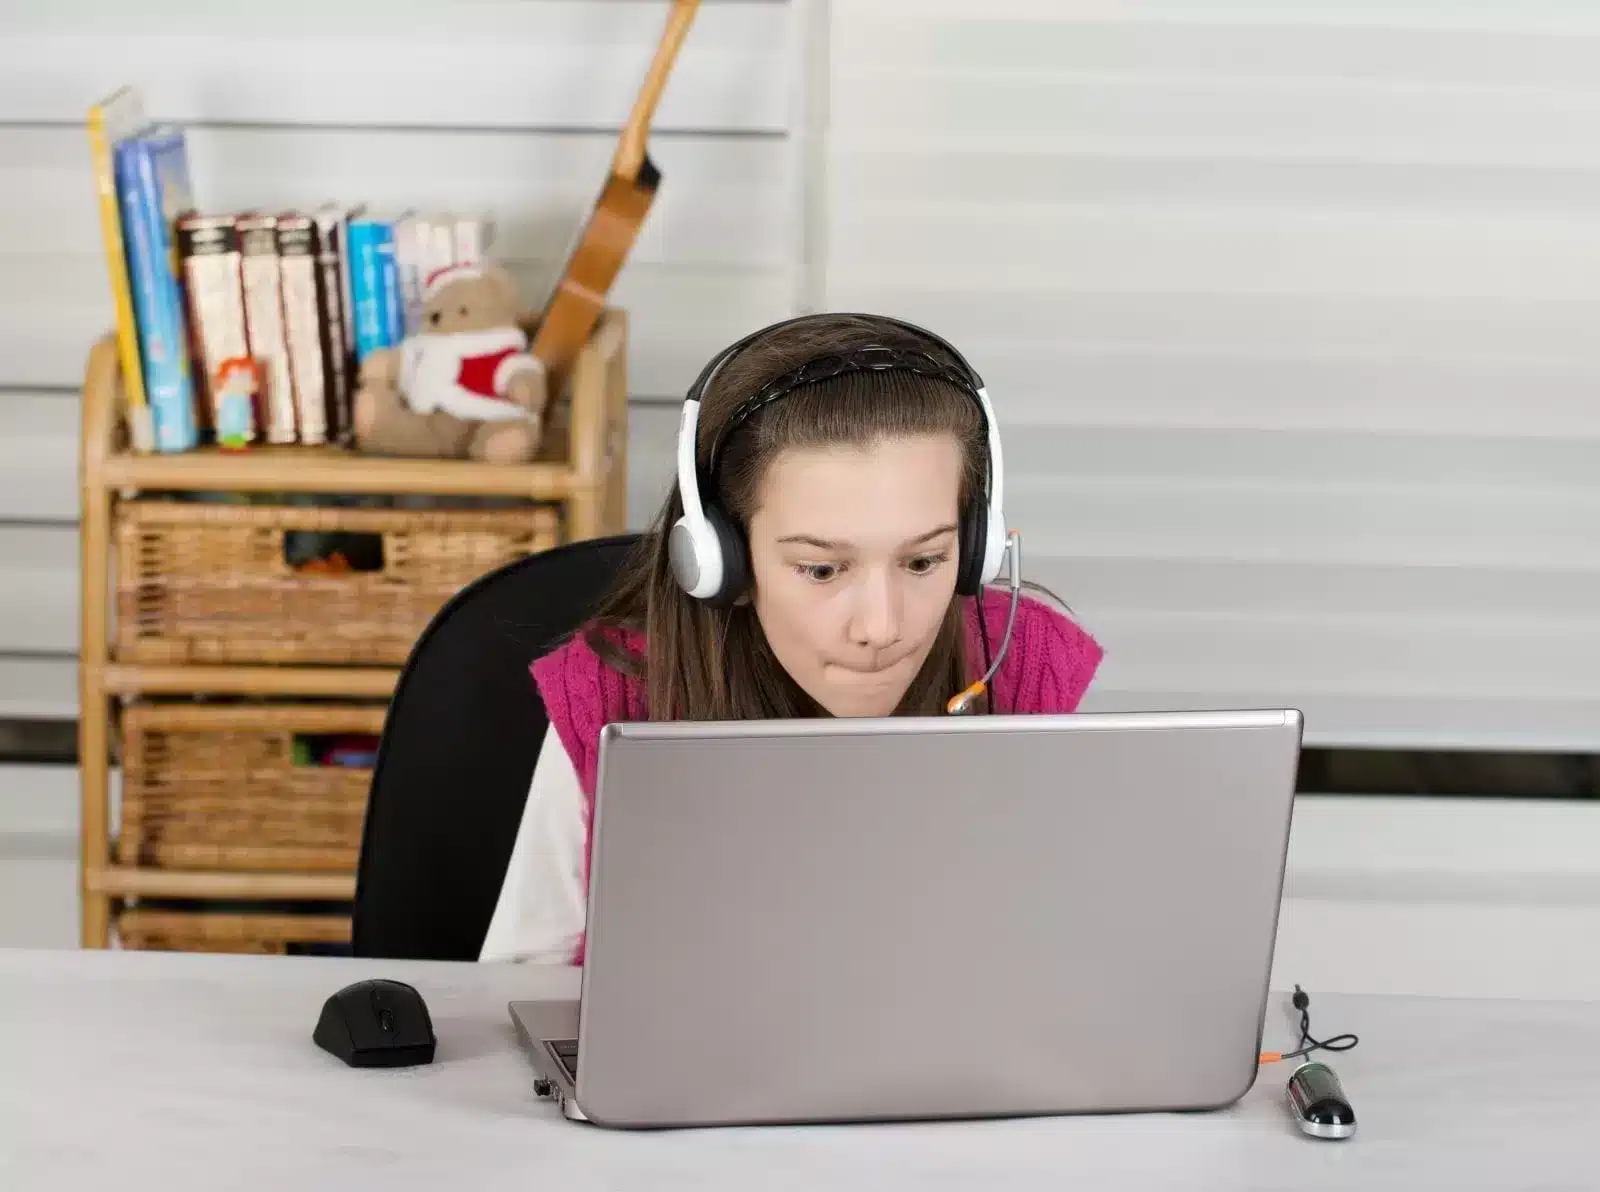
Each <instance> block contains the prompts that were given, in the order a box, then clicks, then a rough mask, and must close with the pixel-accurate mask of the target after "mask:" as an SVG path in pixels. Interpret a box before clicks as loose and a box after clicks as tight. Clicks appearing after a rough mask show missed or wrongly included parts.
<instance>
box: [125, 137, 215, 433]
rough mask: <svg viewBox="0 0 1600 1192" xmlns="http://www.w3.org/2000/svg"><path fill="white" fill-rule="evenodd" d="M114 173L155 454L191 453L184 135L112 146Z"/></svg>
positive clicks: (189, 197)
mask: <svg viewBox="0 0 1600 1192" xmlns="http://www.w3.org/2000/svg"><path fill="white" fill-rule="evenodd" d="M112 165H113V170H114V172H115V178H116V188H117V201H118V204H119V205H120V206H121V208H122V220H123V226H124V229H125V234H126V250H125V251H126V254H127V258H128V282H129V288H130V290H131V291H132V297H133V308H134V318H135V320H136V321H137V323H138V332H139V353H140V358H141V364H142V371H143V373H144V387H145V399H146V402H147V404H148V406H149V410H150V422H151V427H152V430H153V433H154V447H155V449H156V450H157V451H189V450H191V449H193V448H194V447H195V446H196V445H197V444H198V443H199V437H200V431H199V424H198V420H197V418H196V411H195V398H194V383H193V378H192V376H191V374H190V369H189V326H188V318H187V316H186V314H185V311H184V302H183V289H182V286H181V285H180V283H179V279H178V274H177V252H176V249H175V247H174V245H175V239H174V231H173V228H174V224H175V222H176V220H177V218H178V216H179V214H181V213H182V212H184V211H186V210H188V209H189V208H190V207H192V206H193V201H194V200H193V188H192V186H191V184H190V181H189V162H188V156H187V150H186V147H185V145H184V139H183V131H182V130H181V129H177V128H173V127H171V126H164V125H158V126H153V127H151V128H148V129H146V130H144V131H143V132H141V133H139V134H138V135H137V136H132V137H129V138H127V139H126V140H124V141H122V142H120V143H119V144H118V145H117V147H116V150H115V152H114V154H113V162H112Z"/></svg>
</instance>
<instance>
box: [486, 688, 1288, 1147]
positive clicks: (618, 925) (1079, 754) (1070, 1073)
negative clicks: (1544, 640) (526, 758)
mask: <svg viewBox="0 0 1600 1192" xmlns="http://www.w3.org/2000/svg"><path fill="white" fill-rule="evenodd" d="M1301 727H1302V724H1301V717H1300V714H1299V713H1297V712H1294V711H1276V710H1274V711H1261V712H1217V713H1194V712H1184V713H1165V712H1162V713H1128V714H1078V715H1071V716H992V717H991V716H980V717H948V718H926V719H920V718H919V719H912V718H892V719H872V720H860V719H843V720H806V721H742V722H738V723H704V722H701V723H660V724H657V723H645V724H619V725H612V726H610V727H608V728H607V729H606V730H605V733H604V737H603V740H602V743H601V752H600V769H599V788H598V798H597V808H596V818H595V825H594V852H593V860H592V867H591V880H590V888H589V909H588V925H589V930H588V944H587V957H586V963H585V967H584V970H583V978H582V985H581V996H580V998H579V1002H578V1007H577V1012H576V1015H574V1014H573V1013H572V1007H571V1006H570V1004H569V1005H568V1006H566V1007H564V1008H563V1007H559V1006H551V1005H548V1004H541V1003H532V1002H530V1003H524V1002H516V1003H513V1004H512V1006H511V1013H512V1017H513V1019H514V1020H515V1021H516V1024H517V1029H518V1031H519V1034H520V1035H521V1038H522V1041H523V1043H524V1045H525V1046H526V1048H527V1049H528V1052H529V1054H530V1056H531V1057H532V1060H533V1064H534V1066H535V1068H536V1070H537V1075H538V1078H539V1084H538V1088H539V1091H540V1093H541V1094H542V1095H548V1096H553V1097H555V1098H557V1099H558V1100H559V1101H560V1103H561V1105H562V1108H563V1110H564V1112H565V1113H566V1114H567V1116H568V1117H571V1118H574V1119H578V1120H585V1121H590V1122H593V1123H596V1124H598V1125H604V1126H610V1127H619V1128H639V1127H679V1126H721V1125H741V1124H756V1123H773V1124H778V1123H784V1124H793V1123H807V1122H868V1121H892V1120H930V1119H941V1118H976V1117H997V1116H1024V1115H1043V1114H1071V1113H1087V1112H1095V1113H1110V1112H1120V1111H1158V1110H1195V1109H1208V1108H1217V1107H1222V1106H1225V1105H1228V1104H1231V1103H1232V1102H1234V1101H1235V1100H1237V1099H1238V1098H1239V1097H1241V1096H1242V1095H1243V1094H1244V1093H1245V1092H1246V1091H1247V1090H1248V1089H1249V1088H1250V1086H1251V1084H1252V1083H1253V1082H1254V1080H1255V1077H1256V1072H1257V1065H1258V1054H1259V1052H1260V1047H1261V1036H1262V1025H1263V1018H1264V1015H1265V1010H1266V998H1267V993H1268V980H1269V976H1270V973H1271V968H1272V954H1273V945H1274V939H1275V936H1276V931H1277V923H1278V907H1279V899H1280V895H1281V891H1282V886H1283V874H1284V862H1285V856H1286V853H1287V848H1288V837H1289V824H1290V816H1291V812H1292V806H1293V796H1294V789H1295V773H1296V767H1297V763H1298V759H1299V753H1300V740H1301ZM574 1028H575V1029H574Z"/></svg>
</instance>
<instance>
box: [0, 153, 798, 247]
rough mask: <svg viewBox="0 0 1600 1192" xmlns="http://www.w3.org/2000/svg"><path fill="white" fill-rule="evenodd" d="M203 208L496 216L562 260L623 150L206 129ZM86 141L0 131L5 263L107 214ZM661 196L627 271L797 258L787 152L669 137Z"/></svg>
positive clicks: (509, 231)
mask: <svg viewBox="0 0 1600 1192" xmlns="http://www.w3.org/2000/svg"><path fill="white" fill-rule="evenodd" d="M187 139H188V144H189V163H190V168H191V171H192V174H193V183H194V194H195V202H196V203H197V205H199V206H200V207H201V208H203V209H205V210H209V211H218V212H226V211H243V210H247V209H252V208H254V209H258V210H263V211H269V212H270V211H282V210H287V209H291V208H298V209H300V210H310V209H312V208H314V207H316V206H317V205H319V204H321V203H323V202H326V201H328V200H329V199H330V198H337V199H339V200H341V201H345V202H364V203H367V204H368V205H369V207H370V209H372V210H373V211H377V212H386V213H391V214H397V213H399V212H400V211H402V210H404V209H407V208H415V209H417V210H421V211H455V212H462V213H482V214H487V215H488V216H489V217H490V218H492V219H493V220H494V221H495V225H496V227H495V240H494V243H493V245H492V252H493V254H494V255H495V256H497V257H500V258H504V259H508V260H537V259H541V258H545V257H560V256H561V254H562V253H564V252H565V251H566V249H567V248H568V247H569V246H570V244H571V243H572V242H573V239H574V237H575V236H576V235H577V234H578V233H579V232H580V231H581V230H582V228H583V226H584V223H585V221H586V220H587V219H588V217H589V213H590V210H591V209H592V207H593V204H594V201H595V198H596V196H597V195H598V193H599V190H600V187H601V185H602V184H603V182H604V179H605V177H606V174H607V171H608V170H609V168H610V162H611V155H612V153H613V152H614V151H615V149H616V137H615V136H612V135H603V134H579V135H570V136H564V135H551V134H543V133H526V132H508V131H501V130H478V131H472V130H445V129H403V130H392V129H379V130H373V129H357V128H342V129H341V128H332V129H324V128H256V127H248V128H197V129H190V130H189V132H188V134H187ZM87 144H88V142H87V140H86V138H85V135H84V133H83V132H82V131H81V130H80V129H77V128H61V127H45V128H38V127H35V128H6V127H3V126H0V161H3V162H4V163H5V165H4V167H3V168H4V170H5V173H6V177H7V178H8V179H9V180H10V185H9V186H8V187H7V188H6V189H5V190H4V191H0V253H7V252H15V253H30V254H31V253H45V252H51V253H61V254H62V255H72V254H75V253H81V252H83V251H84V249H85V247H86V245H87V246H91V247H93V246H97V245H98V243H99V236H100V225H99V212H98V208H97V206H96V201H95V194H94V187H93V185H92V182H91V179H90V176H89V173H88V164H87V158H86V154H87V151H88V150H87ZM651 157H652V159H653V160H654V161H655V162H656V164H657V165H658V166H659V167H660V169H661V171H662V175H663V181H662V183H661V186H660V191H659V193H658V195H657V198H656V201H655V203H654V205H653V206H652V208H651V210H650V213H649V216H648V218H647V219H646V220H645V223H644V225H643V227H642V228H641V229H640V231H639V238H638V240H637V241H636V242H635V244H634V246H633V248H632V249H631V250H630V252H629V257H628V259H629V260H630V261H631V262H648V263H651V264H685V265H712V266H729V265H740V266H758V265H767V266H774V267H782V266H786V265H787V264H789V263H790V262H791V261H792V260H793V259H794V257H793V252H792V249H793V245H792V244H791V233H792V230H793V227H794V221H795V219H796V214H795V212H796V210H797V202H798V187H797V182H796V179H795V178H794V177H793V175H792V171H793V153H792V150H791V148H790V146H789V145H788V144H787V142H785V141H784V140H782V139H773V140H743V139H736V138H735V139H728V138H718V137H694V138H663V139H661V140H660V141H659V143H657V144H656V145H654V146H653V147H652V150H651Z"/></svg>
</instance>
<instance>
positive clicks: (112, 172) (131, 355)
mask: <svg viewBox="0 0 1600 1192" xmlns="http://www.w3.org/2000/svg"><path fill="white" fill-rule="evenodd" d="M87 123H88V129H89V154H90V159H91V162H92V166H93V171H94V174H93V176H94V190H95V201H96V206H97V208H98V210H99V214H100V236H101V244H102V248H103V249H104V251H105V257H106V275H107V278H108V280H109V281H110V283H111V306H112V310H113V312H114V315H115V319H116V336H117V358H118V360H119V361H120V362H121V365H122V387H123V393H124V394H125V398H124V400H125V403H126V413H127V421H128V433H129V438H130V439H131V441H132V446H133V449H134V450H135V451H138V452H150V451H153V450H154V449H155V428H154V425H153V424H152V422H151V420H150V405H149V402H148V401H147V400H146V398H145V390H144V362H143V358H142V356H141V355H140V351H139V325H138V316H137V315H136V314H135V313H134V308H133V289H132V283H131V281H130V279H129V263H128V250H127V247H126V243H125V240H126V238H125V236H124V230H123V218H122V202H121V196H120V195H119V193H118V189H117V178H116V165H115V163H114V162H113V160H112V154H113V152H114V150H115V148H116V146H117V145H118V144H119V143H121V141H122V140H123V139H124V138H125V137H127V136H129V135H131V134H132V133H134V132H136V131H138V130H139V129H140V128H142V127H143V126H144V124H145V115H144V101H143V98H142V97H141V95H140V94H139V92H138V91H137V90H135V89H134V88H132V87H121V88H118V89H117V90H116V91H114V92H112V93H111V94H110V95H109V96H107V97H106V98H105V99H103V100H102V101H100V102H99V103H97V104H95V105H94V106H93V107H91V108H90V109H89V116H88V122H87Z"/></svg>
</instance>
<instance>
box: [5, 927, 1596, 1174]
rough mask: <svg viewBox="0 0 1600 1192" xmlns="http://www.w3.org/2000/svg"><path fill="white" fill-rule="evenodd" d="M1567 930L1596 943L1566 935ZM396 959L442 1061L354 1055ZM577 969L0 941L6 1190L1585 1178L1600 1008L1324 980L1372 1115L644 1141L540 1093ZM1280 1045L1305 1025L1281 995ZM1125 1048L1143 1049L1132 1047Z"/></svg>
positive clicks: (1326, 1004) (1322, 1005)
mask: <svg viewBox="0 0 1600 1192" xmlns="http://www.w3.org/2000/svg"><path fill="white" fill-rule="evenodd" d="M1573 945H1574V946H1575V947H1582V946H1586V945H1584V944H1583V943H1581V942H1580V941H1577V940H1574V941H1573ZM369 976H392V977H396V978H398V979H401V980H405V981H408V982H410V983H412V984H414V985H415V986H416V987H417V988H418V989H419V990H420V991H421V992H422V994H423V996H424V997H425V998H426V1000H427V1002H428V1006H429V1009H430V1011H431V1013H432V1015H433V1019H434V1026H435V1030H436V1032H437V1034H438V1037H439V1046H438V1053H437V1057H436V1059H435V1061H434V1063H433V1064H431V1065H429V1066H425V1067H420V1068H412V1069H403V1070H387V1071H386V1070H361V1069H352V1068H346V1067H345V1066H344V1065H342V1064H340V1063H339V1062H338V1061H337V1060H335V1059H334V1058H333V1057H332V1056H330V1055H328V1054H327V1053H325V1052H323V1051H321V1050H320V1049H319V1048H317V1047H316V1046H315V1045H314V1044H313V1043H312V1042H311V1030H312V1027H313V1026H314V1025H315V1023H316V1020H317V1015H318V1012H319V1011H320V1009H321V1007H322V1003H323V1001H324V999H325V998H326V997H327V996H328V995H329V994H331V993H333V992H334V991H335V990H336V989H338V988H340V987H341V986H343V985H345V984H347V983H348V982H350V981H355V980H359V979H361V978H364V977H369ZM575 978H576V973H574V972H572V971H566V970H538V969H529V968H524V967H518V966H505V967H502V966H487V965H439V964H396V963H377V962H371V961H351V960H344V959H338V960H333V959H321V958H317V959H311V958H307V959H280V958H271V959H267V958H248V957H232V956H229V957H206V956H187V955H161V954H153V953H119V952H98V953H97V952H10V953H7V952H0V1187H3V1188H6V1189H8V1190H15V1192H23V1190H24V1189H27V1190H30V1192H31V1190H32V1189H45V1188H48V1189H51V1190H52V1192H53V1190H55V1189H80V1188H84V1189H88V1188H138V1189H145V1188H159V1189H161V1190H162V1192H178V1190H180V1189H190V1188H193V1189H204V1190H205V1192H214V1190H215V1189H219V1188H227V1189H230V1190H231V1189H243V1188H263V1189H274V1190H277V1189H291V1190H293V1192H306V1190H309V1189H321V1188H328V1189H339V1190H340V1192H359V1190H364V1189H382V1190H384V1192H398V1190H401V1189H428V1190H429V1192H439V1190H441V1189H444V1190H447V1192H456V1190H459V1192H490V1190H493V1189H500V1188H505V1189H515V1190H516V1192H544V1190H546V1189H550V1190H555V1189H561V1190H568V1189H572V1190H577V1189H608V1190H618V1189H624V1190H625V1189H633V1188H650V1189H661V1188H671V1189H679V1188H681V1189H694V1190H696V1192H700V1190H704V1189H732V1188H740V1189H745V1188H748V1189H755V1190H759V1192H777V1190H782V1189H808V1190H811V1189H828V1190H830V1192H833V1190H838V1189H845V1188H872V1189H902V1188H927V1187H937V1188H950V1189H960V1190H961V1192H976V1190H979V1189H983V1190H987V1189H999V1188H1003V1189H1021V1188H1030V1189H1031V1188H1039V1189H1050V1190H1051V1192H1061V1190H1062V1189H1094V1190H1095V1192H1108V1190H1111V1189H1123V1188H1126V1189H1137V1190H1139V1192H1160V1190H1162V1189H1217V1190H1219V1192H1221V1190H1226V1192H1243V1190H1247V1189H1262V1190H1270V1192H1283V1190H1284V1189H1294V1190H1295V1192H1313V1190H1315V1189H1325V1188H1339V1189H1363V1190H1364V1192H1369V1190H1374V1189H1387V1188H1396V1189H1398V1188H1405V1189H1408V1190H1409V1189H1417V1188H1451V1189H1478V1188H1482V1189H1493V1190H1495V1192H1505V1190H1507V1189H1516V1190H1517V1192H1528V1190H1530V1189H1536V1188H1537V1189H1554V1188H1572V1189H1578V1188H1583V1189H1592V1188H1594V1187H1596V1186H1597V1184H1600V1163H1597V1160H1596V1158H1595V1154H1594V1151H1593V1147H1592V1146H1591V1145H1590V1144H1588V1143H1587V1142H1586V1139H1587V1138H1588V1137H1589V1131H1591V1130H1593V1129H1594V1128H1595V1126H1596V1124H1597V1120H1600V1004H1595V1003H1562V1004H1547V1003H1527V1002H1521V1003H1518V1002H1469V1001H1434V1000H1427V999H1404V998H1365V997H1351V996H1333V995H1327V996H1322V997H1318V996H1317V995H1316V991H1315V990H1313V991H1311V992H1312V995H1313V1005H1312V1020H1313V1026H1314V1027H1316V1028H1317V1029H1318V1030H1319V1032H1320V1033H1323V1034H1333V1033H1336V1032H1339V1031H1345V1030H1353V1031H1356V1032H1358V1033H1359V1034H1360V1035H1361V1045H1360V1046H1359V1047H1358V1048H1356V1049H1355V1050H1354V1051H1352V1052H1348V1053H1346V1054H1344V1055H1342V1056H1335V1057H1332V1058H1333V1062H1334V1063H1335V1066H1336V1068H1337V1070H1338V1071H1339V1074H1340V1077H1341V1079H1342V1080H1343V1081H1344V1083H1345V1087H1346V1090H1347V1091H1348V1092H1349V1094H1350V1097H1351V1100H1352V1101H1353V1102H1354V1105H1355V1109H1356V1114H1357V1117H1358V1119H1359V1122H1360V1131H1359V1133H1358V1134H1357V1136H1356V1137H1355V1138H1354V1139H1352V1140H1350V1141H1346V1142H1320V1141H1317V1140H1314V1139H1309V1138H1306V1137H1305V1136H1303V1135H1301V1134H1300V1133H1299V1132H1297V1131H1296V1129H1295V1128H1294V1126H1293V1125H1292V1124H1291V1122H1290V1120H1289V1117H1288V1115H1287V1113H1286V1111H1285V1109H1284V1107H1283V1082H1284V1078H1285V1077H1286V1076H1287V1074H1288V1069H1287V1067H1285V1066H1284V1065H1276V1066H1273V1067H1270V1068H1267V1069H1265V1070H1264V1071H1263V1073H1262V1075H1261V1077H1260V1079H1259V1080H1258V1081H1257V1083H1256V1086H1255V1088H1254V1089H1253V1090H1252V1091H1251V1092H1250V1093H1249V1094H1248V1095H1247V1096H1246V1097H1245V1099H1244V1100H1243V1101H1242V1102H1240V1103H1239V1104H1238V1105H1237V1106H1236V1107H1234V1108H1233V1109H1231V1110H1228V1111H1225V1112H1219V1113H1210V1114H1198V1115H1148V1116H1127V1117H1101V1118H1072V1119H1036V1120H1030V1121H1003V1122H973V1123H954V1124H937V1125H911V1126H882V1127H880V1126H855V1127H839V1128H835V1127H803V1128H792V1129H738V1130H708V1131H671V1132H662V1133H651V1134H627V1133H611V1132H606V1131H601V1130H598V1129H596V1128H593V1127H586V1126H580V1125H576V1124H574V1123H570V1122H567V1121H565V1120H563V1119H562V1118H560V1116H559V1115H558V1113H557V1111H556V1110H555V1109H554V1107H553V1106H552V1105H550V1104H549V1103H548V1102H543V1101H539V1100H536V1099H535V1098H534V1096H533V1093H532V1089H531V1079H530V1069H529V1068H528V1066H527V1064H526V1062H525V1060H524V1059H523V1056H522V1053H521V1052H520V1050H519V1049H518V1047H517V1044H516V1040H515V1036H514V1034H513V1032H512V1028H511V1026H510V1023H509V1020H508V1019H507V1016H506V1009H505V1006H506V1002H507V1001H509V1000H510V999H512V998H514V997H547V996H561V995H563V994H565V993H567V992H569V991H571V990H574V989H575V988H576V985H575ZM1283 1005H1284V1010H1283V1013H1282V1015H1281V1017H1280V1015H1279V1013H1278V1011H1277V1010H1276V1009H1275V1010H1274V1011H1273V1013H1272V1014H1271V1015H1270V1016H1269V1020H1268V1023H1269V1029H1268V1036H1267V1044H1268V1046H1269V1047H1271V1046H1274V1045H1278V1044H1283V1043H1287V1042H1288V1041H1289V1040H1290V1039H1291V1038H1292V1036H1293V1030H1292V1026H1291V1020H1290V1014H1291V1011H1289V1010H1288V1008H1287V999H1284V1000H1283ZM1128 1042H1129V1046H1130V1047H1131V1046H1137V1040H1133V1039H1130V1040H1129V1041H1128Z"/></svg>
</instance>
